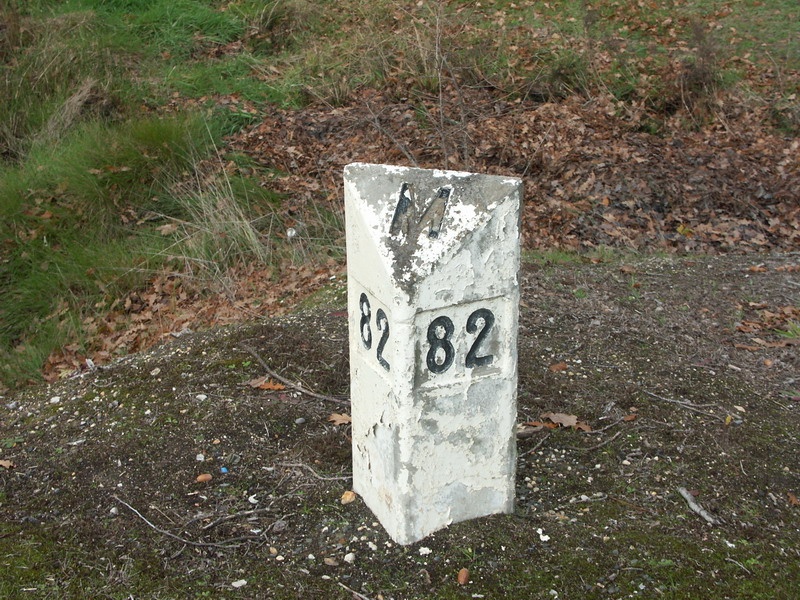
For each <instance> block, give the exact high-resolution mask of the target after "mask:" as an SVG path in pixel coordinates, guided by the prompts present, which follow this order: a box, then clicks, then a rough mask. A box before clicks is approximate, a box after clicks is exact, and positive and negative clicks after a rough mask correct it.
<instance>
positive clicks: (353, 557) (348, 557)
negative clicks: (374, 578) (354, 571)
mask: <svg viewBox="0 0 800 600" xmlns="http://www.w3.org/2000/svg"><path fill="white" fill-rule="evenodd" d="M344 562H346V563H351V564H352V563H354V562H356V555H355V554H354V553H353V552H348V553H347V554H345V555H344Z"/></svg>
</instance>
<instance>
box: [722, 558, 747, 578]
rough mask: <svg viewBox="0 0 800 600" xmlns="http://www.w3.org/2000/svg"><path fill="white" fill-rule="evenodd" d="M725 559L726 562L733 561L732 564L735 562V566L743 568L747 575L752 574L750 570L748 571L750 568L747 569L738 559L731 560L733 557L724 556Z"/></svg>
mask: <svg viewBox="0 0 800 600" xmlns="http://www.w3.org/2000/svg"><path fill="white" fill-rule="evenodd" d="M725 560H727V561H728V562H732V563H733V564H735V565H736V566H737V567H740V568H741V569H743V570H744V572H745V573H747V574H748V575H752V574H753V572H752V571H750V569H748V568H747V567H745V566H744V565H743V564H742V563H740V562H739V561H738V560H733V559H732V558H730V557H726V558H725Z"/></svg>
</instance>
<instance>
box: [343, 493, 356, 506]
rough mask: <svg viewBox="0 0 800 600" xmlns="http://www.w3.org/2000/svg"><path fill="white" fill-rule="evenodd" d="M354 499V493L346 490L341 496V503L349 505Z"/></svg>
mask: <svg viewBox="0 0 800 600" xmlns="http://www.w3.org/2000/svg"><path fill="white" fill-rule="evenodd" d="M355 499H356V493H355V492H353V491H352V490H347V491H346V492H345V493H344V494H342V499H341V502H342V504H350V503H351V502H353V501H354V500H355Z"/></svg>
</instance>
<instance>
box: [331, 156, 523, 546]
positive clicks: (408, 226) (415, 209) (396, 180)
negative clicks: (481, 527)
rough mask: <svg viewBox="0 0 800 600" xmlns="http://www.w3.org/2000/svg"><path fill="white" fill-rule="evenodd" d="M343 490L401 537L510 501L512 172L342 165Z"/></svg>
mask: <svg viewBox="0 0 800 600" xmlns="http://www.w3.org/2000/svg"><path fill="white" fill-rule="evenodd" d="M344 190H345V193H344V195H345V215H346V221H347V225H346V228H347V281H348V314H349V320H350V382H351V401H352V424H353V489H354V490H355V491H356V492H357V493H358V494H359V495H361V497H362V498H363V499H364V502H365V503H366V504H367V506H368V507H369V508H370V509H371V510H372V511H373V512H374V513H375V515H376V516H377V517H378V519H379V520H380V522H381V523H382V524H383V526H384V527H385V528H386V530H387V532H388V533H389V535H390V536H391V537H392V538H393V539H394V540H395V541H396V542H398V543H400V544H410V543H413V542H415V541H418V540H420V539H422V538H423V537H425V536H426V535H428V534H430V533H432V532H434V531H436V530H437V529H441V528H442V527H445V526H447V525H448V524H450V523H453V522H457V521H463V520H466V519H471V518H474V517H481V516H485V515H490V514H495V513H507V512H511V511H512V510H513V504H514V473H515V467H516V438H515V433H514V424H515V420H516V397H517V320H518V305H519V283H518V280H517V273H518V270H519V209H520V200H521V195H522V183H521V181H520V180H518V179H510V178H506V177H497V176H489V175H476V174H472V173H461V172H455V171H436V170H426V169H412V168H406V167H394V166H388V165H369V164H362V163H354V164H351V165H348V166H347V167H345V170H344Z"/></svg>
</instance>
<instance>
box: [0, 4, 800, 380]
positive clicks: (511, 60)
mask: <svg viewBox="0 0 800 600" xmlns="http://www.w3.org/2000/svg"><path fill="white" fill-rule="evenodd" d="M730 8H731V7H730V3H729V2H723V1H721V0H687V1H685V2H683V1H682V2H656V3H652V2H645V3H632V2H620V1H619V0H597V1H596V2H591V3H587V2H584V1H583V0H555V1H552V2H548V3H531V2H512V1H511V0H502V1H498V2H491V3H480V4H479V3H475V2H466V1H461V0H459V1H455V2H443V1H442V2H438V1H428V2H423V3H417V2H413V1H410V0H409V1H404V2H393V1H390V0H377V1H376V2H371V3H368V4H364V3H363V2H356V1H355V0H344V1H342V2H329V1H321V2H310V1H307V0H275V1H263V0H235V1H233V2H221V1H218V0H63V1H59V0H30V1H25V2H23V1H21V0H0V11H2V16H3V22H4V24H5V28H4V30H3V32H4V33H2V34H0V219H2V222H0V237H2V240H3V241H2V242H0V261H2V262H1V263H0V265H1V266H2V271H0V284H2V290H1V291H0V316H2V317H3V323H2V325H0V358H2V360H3V362H4V363H5V364H8V365H10V367H8V368H7V369H6V371H5V374H4V375H3V376H2V378H0V386H2V385H9V384H13V383H18V382H19V381H22V380H27V379H28V378H30V377H33V376H35V373H36V372H37V369H38V367H39V366H41V363H42V361H43V360H45V359H46V357H47V356H48V355H49V353H50V352H51V351H52V350H53V349H54V348H57V347H58V346H59V345H60V344H63V343H65V342H66V341H67V340H70V341H72V342H75V343H80V339H81V333H80V332H81V330H82V325H81V324H82V322H83V321H84V319H85V318H86V317H87V316H89V315H90V314H91V313H92V311H93V309H92V308H91V307H92V306H93V305H94V304H95V303H97V301H98V298H102V297H107V296H109V295H111V294H124V293H125V292H126V290H130V289H134V288H136V286H140V285H142V284H143V283H144V282H145V281H146V280H147V278H148V277H150V276H151V275H152V273H153V271H154V270H156V269H158V268H159V267H160V266H161V265H163V264H164V263H165V262H169V263H170V264H171V265H173V266H174V265H182V268H185V269H187V270H188V271H189V272H190V273H191V274H192V276H198V275H201V276H203V277H207V276H210V277H212V279H220V280H221V279H224V275H223V272H224V270H225V269H227V268H228V267H230V266H233V265H235V263H236V262H237V261H241V260H245V259H247V258H250V259H252V258H256V259H257V260H267V257H266V256H265V255H264V251H265V248H266V249H268V250H269V252H270V257H271V258H270V260H273V259H274V257H276V256H282V257H283V258H286V257H287V256H288V257H289V260H292V261H295V262H298V261H309V260H316V259H319V258H320V257H321V258H322V259H325V260H327V259H328V258H333V259H336V260H341V257H342V246H343V241H342V218H341V215H340V214H336V213H335V212H331V211H328V210H325V209H321V208H320V209H318V212H317V214H314V215H308V216H307V217H309V218H308V219H307V220H308V226H307V228H306V229H305V230H304V231H302V232H300V233H301V235H300V236H299V237H298V238H297V239H296V240H295V242H297V243H294V242H293V243H292V244H290V245H287V246H285V247H283V248H279V246H278V244H277V242H276V237H277V236H275V235H273V234H274V233H277V232H278V229H280V227H279V225H278V221H277V220H276V216H275V214H276V213H275V211H276V209H277V206H278V204H279V203H280V201H281V199H280V198H277V197H275V196H274V195H272V194H270V193H269V191H268V190H264V189H263V188H262V187H261V186H259V185H258V184H257V182H256V180H257V179H259V178H261V179H262V180H263V179H265V178H266V176H267V175H268V173H267V172H266V169H265V168H264V167H263V166H257V167H255V168H248V169H247V171H248V172H249V173H252V174H253V177H254V179H253V181H248V180H246V179H240V178H239V177H238V176H235V175H234V176H231V177H230V178H227V177H225V176H223V175H220V174H219V173H218V174H217V176H215V177H210V178H205V177H203V176H199V174H198V172H197V169H198V166H199V165H201V164H202V163H203V162H204V161H206V160H208V159H211V160H212V162H217V163H219V162H221V161H219V160H218V156H217V154H223V155H224V154H225V149H224V142H222V136H224V135H227V134H232V133H235V132H237V131H239V130H241V129H242V128H244V127H247V126H249V125H251V124H254V123H256V122H257V121H258V119H259V118H260V114H261V113H262V112H263V111H267V110H269V106H271V105H278V106H282V107H298V106H301V105H303V104H304V103H306V102H309V101H317V100H319V101H322V102H325V103H328V104H330V105H339V104H343V103H345V102H347V101H348V100H350V99H352V98H354V97H355V92H357V90H358V89H359V88H363V87H370V86H372V87H378V88H382V89H386V90H387V91H388V93H391V94H396V95H398V97H401V98H408V99H410V101H411V102H412V104H414V108H415V109H416V110H417V114H418V115H420V117H419V118H420V119H421V120H424V119H427V120H428V126H431V127H436V126H438V125H437V123H438V121H437V120H436V119H432V120H431V119H430V115H429V113H428V112H427V109H426V106H427V105H426V104H425V102H428V103H429V102H430V100H431V99H435V98H436V97H437V96H438V94H439V93H440V92H441V91H442V90H443V89H445V88H447V87H448V86H450V87H453V86H455V87H459V86H461V87H463V86H473V85H475V86H490V87H493V88H495V89H496V90H497V91H498V93H500V94H504V95H506V96H508V97H509V98H528V99H532V100H536V101H541V100H547V101H557V100H559V99H561V98H565V97H567V96H569V95H573V94H578V95H581V96H587V97H591V96H594V95H597V94H607V95H610V97H612V98H613V99H614V100H615V101H616V102H618V103H619V107H620V108H619V110H620V113H624V112H625V106H627V105H628V104H636V105H637V106H644V107H646V109H647V111H648V115H647V117H646V118H643V120H642V122H641V124H640V128H641V129H643V130H645V131H649V132H651V133H654V134H659V133H660V132H661V131H662V130H663V124H664V121H665V120H666V119H668V118H669V117H670V116H671V115H673V114H674V113H675V112H677V111H681V110H684V109H688V111H689V113H690V114H689V118H688V119H687V122H688V124H689V125H690V126H696V125H698V124H701V123H703V122H706V121H708V120H710V119H713V115H714V111H715V110H717V109H716V108H715V107H716V104H715V102H716V100H717V97H718V95H719V94H721V93H726V92H732V91H735V90H736V89H737V86H744V84H743V83H742V82H743V81H745V80H746V78H747V77H748V73H749V72H750V71H752V70H753V69H755V70H756V71H757V72H759V73H764V74H765V77H764V78H763V80H764V81H766V82H767V84H768V85H767V84H765V85H762V86H761V87H763V88H764V89H760V88H759V85H761V84H758V85H751V84H747V85H751V87H752V88H753V89H746V90H745V91H746V92H747V93H748V94H750V95H751V96H754V97H756V98H757V101H758V102H762V103H765V104H767V105H768V106H769V107H770V111H771V113H770V114H771V117H772V119H773V121H774V123H775V124H776V126H778V127H779V128H780V129H781V130H782V131H783V132H785V133H787V134H795V133H796V132H797V131H800V103H799V102H798V99H797V94H796V91H797V90H796V82H797V73H796V72H797V69H798V65H800V36H798V35H797V28H796V23H797V22H798V19H800V7H798V4H797V3H796V2H795V1H794V0H776V1H773V2H760V1H755V0H746V1H743V2H739V3H736V5H735V10H731V9H730ZM751 79H752V77H751ZM748 81H749V80H748ZM222 98H224V99H225V103H222V102H220V99H222ZM232 101H233V102H232ZM165 106H167V107H168V110H167V111H166V112H168V113H169V114H174V113H175V112H179V113H188V112H191V113H192V114H189V115H186V114H184V116H181V117H165V116H160V117H159V116H157V115H159V114H162V115H163V113H164V112H165V110H164V107H165ZM212 142H213V143H212ZM202 182H208V183H207V189H203V185H204V184H203V183H202ZM215 202H219V203H221V204H220V205H221V206H223V207H224V210H222V211H220V212H219V214H218V215H215V211H214V210H213V209H212V208H211V207H213V206H214V203H215ZM166 223H173V224H176V225H177V229H176V230H175V231H174V232H173V234H172V235H170V236H164V235H161V234H160V233H159V232H157V231H155V227H157V226H160V225H164V224H166ZM222 233H224V235H221V234H222ZM280 233H281V234H283V233H284V232H283V231H280ZM239 245H241V248H240V247H239ZM551 258H552V257H551ZM543 260H545V261H546V260H550V259H549V258H548V259H543ZM214 265H216V266H214ZM64 307H66V312H63V313H62V312H61V311H62V310H64ZM76 340H77V342H76ZM14 370H18V371H19V372H20V373H23V375H21V376H19V377H16V376H11V375H9V374H8V373H9V372H11V371H14Z"/></svg>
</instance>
